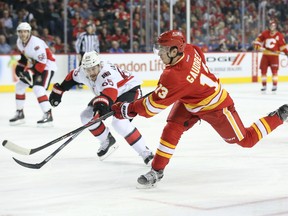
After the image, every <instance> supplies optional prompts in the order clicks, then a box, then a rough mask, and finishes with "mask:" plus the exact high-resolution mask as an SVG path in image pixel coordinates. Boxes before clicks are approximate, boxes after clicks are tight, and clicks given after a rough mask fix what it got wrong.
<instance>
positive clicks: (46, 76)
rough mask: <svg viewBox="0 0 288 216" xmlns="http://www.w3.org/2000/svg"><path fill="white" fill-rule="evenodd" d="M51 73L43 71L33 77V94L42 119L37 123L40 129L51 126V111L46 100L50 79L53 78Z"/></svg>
mask: <svg viewBox="0 0 288 216" xmlns="http://www.w3.org/2000/svg"><path fill="white" fill-rule="evenodd" d="M53 74H54V72H53V71H47V70H44V71H43V72H42V73H36V74H35V75H34V76H33V81H34V82H33V83H34V85H33V88H32V89H33V92H34V94H35V96H36V97H37V100H38V103H39V106H40V108H41V110H42V112H43V116H42V119H40V120H39V121H37V125H38V126H40V127H47V126H52V122H53V116H52V111H51V105H50V103H49V100H48V96H47V92H46V90H47V89H48V87H49V84H50V82H51V79H52V77H53Z"/></svg>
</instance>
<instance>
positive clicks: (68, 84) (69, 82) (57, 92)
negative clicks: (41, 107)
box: [49, 70, 79, 107]
mask: <svg viewBox="0 0 288 216" xmlns="http://www.w3.org/2000/svg"><path fill="white" fill-rule="evenodd" d="M74 72H75V70H72V71H70V73H68V74H67V76H66V77H65V79H64V80H63V82H62V83H61V84H59V83H55V84H54V85H53V89H52V92H51V94H50V96H49V102H50V104H51V105H52V106H53V107H56V106H58V105H59V104H60V103H61V99H62V95H63V93H64V92H65V91H69V90H70V89H71V88H72V87H73V86H75V85H77V84H79V83H78V82H77V81H75V80H74V78H73V74H74Z"/></svg>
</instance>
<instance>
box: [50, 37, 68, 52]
mask: <svg viewBox="0 0 288 216" xmlns="http://www.w3.org/2000/svg"><path fill="white" fill-rule="evenodd" d="M52 47H53V48H54V50H55V52H54V53H56V54H60V53H64V51H65V50H64V44H63V43H62V40H61V38H60V37H59V36H56V37H55V38H54V43H53V46H52Z"/></svg>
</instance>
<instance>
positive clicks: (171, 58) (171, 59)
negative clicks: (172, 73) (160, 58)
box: [167, 52, 177, 64]
mask: <svg viewBox="0 0 288 216" xmlns="http://www.w3.org/2000/svg"><path fill="white" fill-rule="evenodd" d="M176 56H177V55H176ZM176 56H174V57H171V56H170V55H169V53H168V52H167V57H168V58H170V62H169V64H171V63H172V61H173V59H174V58H175V57H176Z"/></svg>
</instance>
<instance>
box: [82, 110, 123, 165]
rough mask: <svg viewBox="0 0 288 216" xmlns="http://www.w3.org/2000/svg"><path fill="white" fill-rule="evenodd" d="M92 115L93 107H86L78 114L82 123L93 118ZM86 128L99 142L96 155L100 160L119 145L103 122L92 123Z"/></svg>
mask: <svg viewBox="0 0 288 216" xmlns="http://www.w3.org/2000/svg"><path fill="white" fill-rule="evenodd" d="M93 116H94V111H93V107H92V106H88V107H86V109H85V110H84V111H82V113H81V115H80V118H81V121H82V124H83V125H84V124H87V123H88V122H89V121H90V120H91V119H92V118H93ZM88 130H89V131H90V133H91V134H92V135H93V136H94V137H95V138H96V139H97V140H98V141H99V142H100V147H99V149H98V151H97V155H98V157H99V159H100V160H104V159H105V158H107V157H108V156H109V155H110V154H112V153H113V152H114V151H115V150H116V149H117V148H118V147H119V145H118V143H116V140H115V138H114V137H113V136H112V134H111V133H110V130H109V128H108V127H106V126H105V124H104V123H103V122H99V123H96V124H93V125H92V126H90V127H89V128H88Z"/></svg>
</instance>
